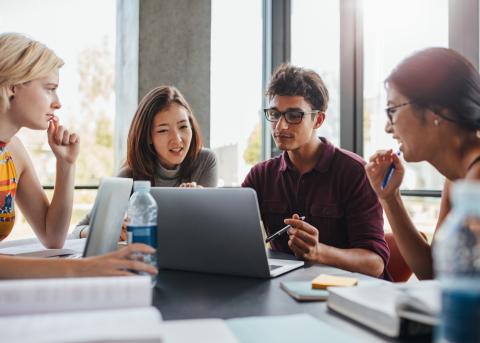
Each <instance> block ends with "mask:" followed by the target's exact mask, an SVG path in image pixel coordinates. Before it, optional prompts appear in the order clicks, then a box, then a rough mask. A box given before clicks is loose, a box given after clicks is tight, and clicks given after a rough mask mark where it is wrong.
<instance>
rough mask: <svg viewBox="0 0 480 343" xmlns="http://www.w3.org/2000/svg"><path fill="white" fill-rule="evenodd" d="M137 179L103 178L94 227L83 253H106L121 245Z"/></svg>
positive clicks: (95, 207) (86, 255)
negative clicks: (121, 237) (120, 241)
mask: <svg viewBox="0 0 480 343" xmlns="http://www.w3.org/2000/svg"><path fill="white" fill-rule="evenodd" d="M132 185H133V180H132V179H129V178H120V177H105V178H102V180H101V182H100V186H99V187H98V191H97V196H96V198H95V203H94V205H93V209H92V212H91V219H90V231H89V234H88V238H87V242H86V244H85V249H84V251H83V257H90V256H97V255H102V254H105V253H108V252H111V251H114V250H116V249H117V243H118V239H119V237H120V232H121V230H122V222H123V217H124V216H125V211H126V210H127V206H128V200H129V198H130V193H131V191H132Z"/></svg>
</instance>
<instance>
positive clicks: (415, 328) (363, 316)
mask: <svg viewBox="0 0 480 343" xmlns="http://www.w3.org/2000/svg"><path fill="white" fill-rule="evenodd" d="M328 291H329V293H330V294H329V296H328V302H327V304H328V307H329V308H331V309H332V310H334V311H336V312H339V313H341V314H343V315H345V316H347V317H349V318H351V319H353V320H356V321H358V322H359V323H361V324H363V325H365V326H368V327H370V328H372V329H374V330H376V331H378V332H380V333H382V334H384V335H386V336H390V337H399V336H410V335H422V334H430V333H431V331H432V326H433V325H436V323H437V321H438V315H439V312H440V286H439V284H438V282H437V281H421V282H415V283H403V284H391V283H382V284H376V285H365V286H358V287H350V288H341V287H333V288H329V289H328Z"/></svg>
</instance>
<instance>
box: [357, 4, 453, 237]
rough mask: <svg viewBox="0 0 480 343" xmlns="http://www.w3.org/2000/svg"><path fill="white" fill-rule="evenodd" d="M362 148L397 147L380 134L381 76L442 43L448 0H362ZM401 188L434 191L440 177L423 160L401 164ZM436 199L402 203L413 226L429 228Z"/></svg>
mask: <svg viewBox="0 0 480 343" xmlns="http://www.w3.org/2000/svg"><path fill="white" fill-rule="evenodd" d="M363 25H364V26H363V29H364V49H363V50H364V122H363V129H364V131H363V134H364V152H365V157H366V158H368V157H369V156H370V155H372V154H373V153H374V152H375V151H376V150H378V149H385V148H392V149H394V150H396V149H397V144H396V141H394V140H393V139H392V137H391V136H390V135H388V134H387V133H385V130H384V128H385V124H386V115H385V111H384V109H385V107H386V92H385V88H384V80H385V79H386V77H387V76H388V75H389V73H390V72H391V70H392V69H393V68H394V67H395V66H396V65H397V64H398V63H399V62H400V61H401V60H403V59H404V58H405V57H407V56H408V55H410V54H411V53H413V52H415V51H417V50H420V49H423V48H426V47H431V46H444V47H446V46H448V0H422V1H416V0H403V1H395V0H364V1H363ZM405 167H406V174H405V178H404V181H403V184H402V188H403V189H410V190H419V189H428V190H440V189H442V185H443V181H444V178H443V177H442V176H441V175H440V174H439V173H438V172H437V171H436V170H435V169H434V168H433V167H432V166H430V165H429V164H427V163H426V162H422V163H406V164H405ZM439 203H440V201H439V199H438V198H437V199H431V198H422V197H413V198H407V199H406V206H407V209H408V211H409V212H410V214H411V216H412V219H413V221H414V222H415V224H416V225H417V227H418V228H419V229H421V230H423V231H431V230H433V229H434V228H435V224H436V219H437V218H438V208H439Z"/></svg>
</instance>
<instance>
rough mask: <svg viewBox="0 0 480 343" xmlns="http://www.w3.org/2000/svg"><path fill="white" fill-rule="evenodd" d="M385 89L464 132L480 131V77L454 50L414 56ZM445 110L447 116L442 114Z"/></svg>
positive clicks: (404, 63)
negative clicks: (405, 98)
mask: <svg viewBox="0 0 480 343" xmlns="http://www.w3.org/2000/svg"><path fill="white" fill-rule="evenodd" d="M385 86H386V87H388V86H393V87H395V88H396V89H397V90H398V91H399V92H400V93H401V94H402V95H404V96H405V97H407V98H408V99H410V101H411V102H412V103H413V104H414V105H416V106H419V107H421V108H422V107H423V108H427V109H430V110H431V111H433V112H434V113H435V114H436V115H438V116H439V117H441V118H443V119H445V120H448V121H451V122H453V123H456V124H458V125H459V126H461V127H463V128H464V129H467V130H479V129H480V76H479V74H478V71H477V70H476V69H475V67H474V66H473V65H472V64H471V63H470V62H469V61H468V60H467V59H466V58H465V57H463V56H462V55H460V54H459V53H458V52H456V51H454V50H452V49H447V48H428V49H425V50H421V51H419V52H417V53H414V54H413V55H411V56H409V57H407V58H406V59H404V60H403V61H402V62H401V63H400V64H399V65H398V66H397V67H396V68H395V69H394V70H393V71H392V73H391V74H390V75H389V76H388V77H387V79H386V80H385ZM445 109H446V110H447V112H446V113H445V111H444V112H443V113H442V110H445Z"/></svg>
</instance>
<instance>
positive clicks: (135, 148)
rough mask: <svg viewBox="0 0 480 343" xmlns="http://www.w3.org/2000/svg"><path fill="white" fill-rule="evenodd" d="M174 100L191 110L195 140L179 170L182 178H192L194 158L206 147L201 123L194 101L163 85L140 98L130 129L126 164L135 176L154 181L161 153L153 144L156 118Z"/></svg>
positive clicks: (193, 137)
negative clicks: (190, 101) (194, 112)
mask: <svg viewBox="0 0 480 343" xmlns="http://www.w3.org/2000/svg"><path fill="white" fill-rule="evenodd" d="M174 103H175V104H178V105H180V106H182V107H184V108H185V109H186V110H187V112H188V121H189V122H190V125H191V127H192V141H191V143H190V147H189V148H188V152H187V156H186V157H185V159H184V160H183V162H182V164H181V165H180V171H179V173H180V175H179V177H180V182H183V181H185V180H189V179H190V176H191V174H192V172H193V168H194V162H195V160H196V159H197V157H198V155H199V153H200V150H201V149H202V137H201V134H200V127H199V125H198V122H197V120H196V119H195V116H194V114H193V111H192V109H191V107H190V105H189V104H188V102H187V101H186V100H185V98H184V97H183V95H182V94H181V93H180V91H179V90H178V89H177V88H175V87H173V86H159V87H156V88H154V89H152V90H151V91H150V92H148V94H147V95H145V96H144V97H143V99H142V101H140V104H139V105H138V108H137V111H136V113H135V116H134V117H133V120H132V124H131V125H130V130H129V132H128V143H127V160H126V162H125V164H126V165H127V166H128V167H129V168H131V170H132V177H133V178H134V179H135V180H150V181H151V182H152V184H154V182H155V166H156V165H157V164H158V156H157V152H156V151H155V148H154V147H153V145H152V144H149V142H150V141H151V138H150V137H151V132H152V124H153V118H154V117H155V115H156V114H157V113H158V112H161V111H163V110H166V109H167V108H168V107H169V106H170V105H172V104H174Z"/></svg>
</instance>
